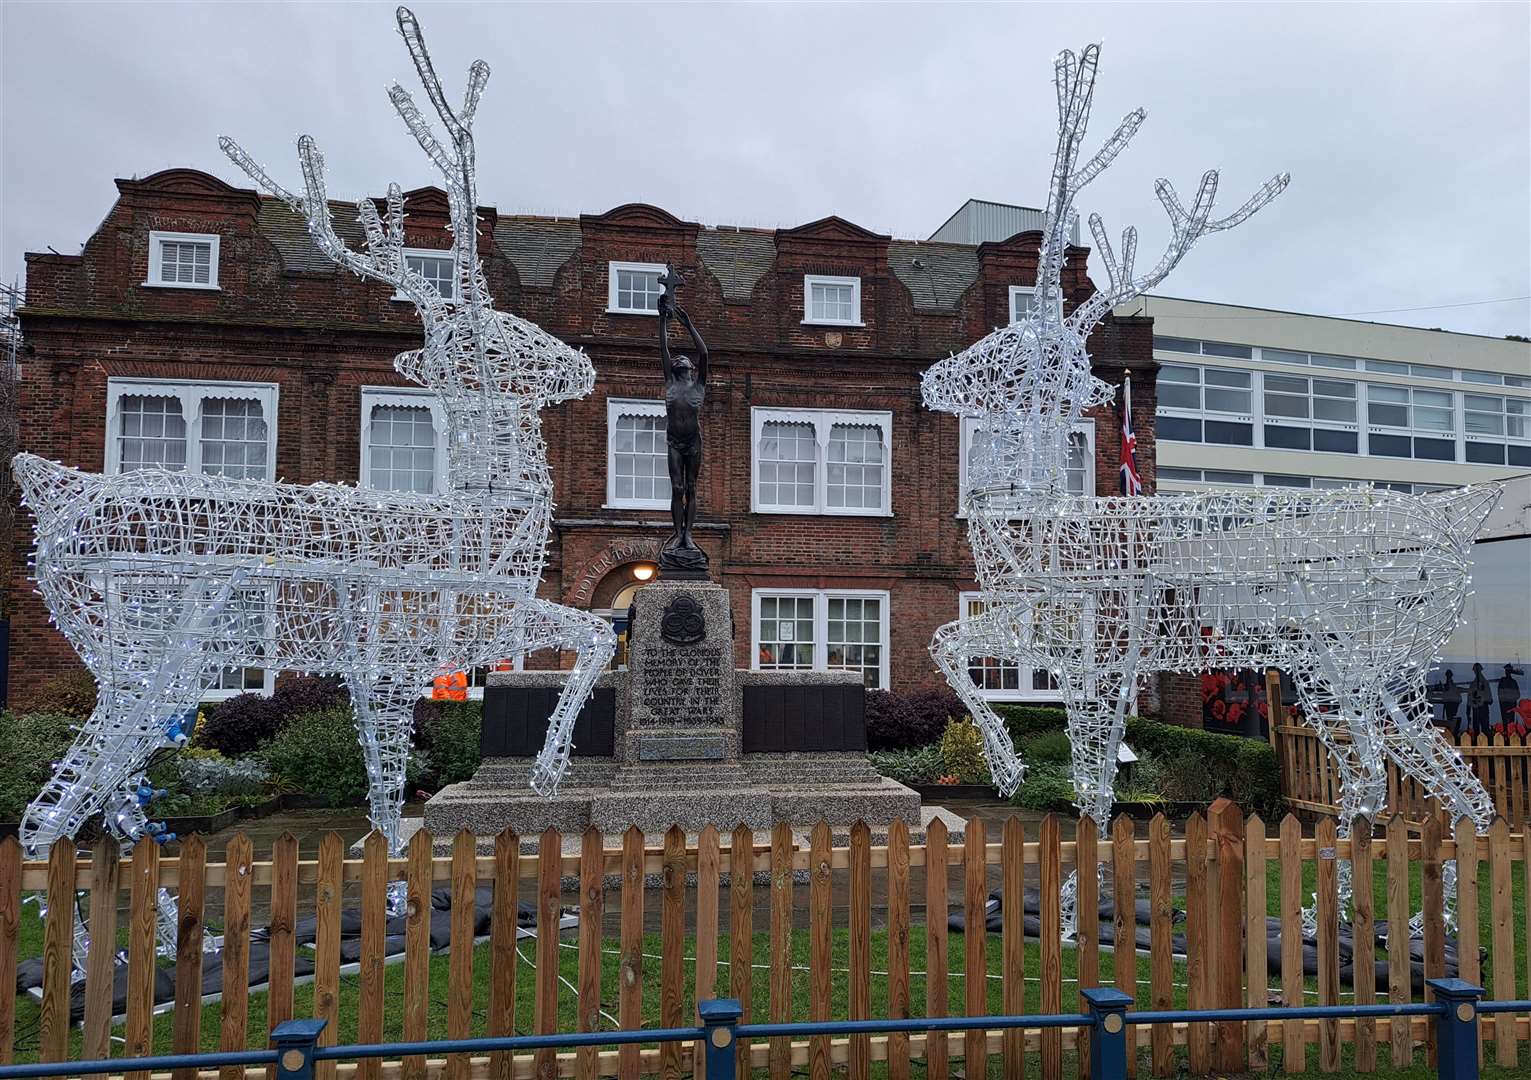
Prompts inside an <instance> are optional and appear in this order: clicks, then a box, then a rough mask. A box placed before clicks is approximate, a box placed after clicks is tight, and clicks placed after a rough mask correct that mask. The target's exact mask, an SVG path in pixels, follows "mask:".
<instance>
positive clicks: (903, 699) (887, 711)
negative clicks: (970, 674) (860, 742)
mask: <svg viewBox="0 0 1531 1080" xmlns="http://www.w3.org/2000/svg"><path fill="white" fill-rule="evenodd" d="M966 714H967V709H966V707H964V706H963V704H962V699H961V698H959V697H958V696H957V695H956V694H954V693H953V692H952V691H951V689H950V688H949V687H945V686H941V687H928V688H924V689H920V690H911V691H910V692H908V693H905V694H895V693H892V692H891V691H888V690H869V691H867V696H866V726H867V748H868V749H870V750H909V749H914V748H915V747H920V746H927V745H929V744H930V743H933V742H936V741H937V740H939V739H940V738H941V734H942V732H944V731H945V730H946V725H947V724H948V723H949V722H950V721H951V720H952V718H953V717H958V716H964V715H966Z"/></svg>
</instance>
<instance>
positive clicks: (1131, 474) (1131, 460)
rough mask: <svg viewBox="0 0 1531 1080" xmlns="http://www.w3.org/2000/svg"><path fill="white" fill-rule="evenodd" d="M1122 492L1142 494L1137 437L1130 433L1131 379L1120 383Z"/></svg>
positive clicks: (1124, 493)
mask: <svg viewBox="0 0 1531 1080" xmlns="http://www.w3.org/2000/svg"><path fill="white" fill-rule="evenodd" d="M1122 494H1123V495H1141V494H1143V478H1142V477H1140V476H1139V475H1138V437H1137V436H1136V435H1134V434H1133V433H1132V380H1131V378H1128V379H1127V380H1126V382H1124V383H1123V385H1122Z"/></svg>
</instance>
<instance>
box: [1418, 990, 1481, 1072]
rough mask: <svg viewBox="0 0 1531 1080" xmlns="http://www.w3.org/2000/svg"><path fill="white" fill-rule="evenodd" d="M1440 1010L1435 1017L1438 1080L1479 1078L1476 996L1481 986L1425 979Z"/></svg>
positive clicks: (1478, 996)
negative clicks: (1433, 992)
mask: <svg viewBox="0 0 1531 1080" xmlns="http://www.w3.org/2000/svg"><path fill="white" fill-rule="evenodd" d="M1425 982H1426V985H1428V986H1429V987H1430V989H1432V990H1434V991H1435V1000H1436V1003H1437V1004H1438V1005H1440V1006H1441V1011H1440V1012H1439V1013H1437V1014H1436V1017H1435V1045H1436V1047H1437V1051H1436V1063H1437V1073H1436V1075H1438V1076H1439V1077H1440V1080H1478V999H1479V998H1480V997H1482V996H1483V987H1481V986H1474V985H1473V984H1472V983H1470V982H1463V981H1462V980H1461V979H1427V980H1425Z"/></svg>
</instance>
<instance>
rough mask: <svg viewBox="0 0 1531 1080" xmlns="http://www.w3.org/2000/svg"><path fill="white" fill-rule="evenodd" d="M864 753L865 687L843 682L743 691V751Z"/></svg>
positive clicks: (748, 687)
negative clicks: (850, 751)
mask: <svg viewBox="0 0 1531 1080" xmlns="http://www.w3.org/2000/svg"><path fill="white" fill-rule="evenodd" d="M866 748H867V734H866V688H865V687H863V686H856V685H854V684H849V683H826V684H819V685H813V684H808V685H806V686H771V685H764V686H746V687H745V688H744V752H745V753H746V754H784V753H792V752H800V751H843V750H860V751H865V750H866Z"/></svg>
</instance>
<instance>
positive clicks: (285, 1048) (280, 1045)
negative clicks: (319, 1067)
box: [271, 1017, 326, 1080]
mask: <svg viewBox="0 0 1531 1080" xmlns="http://www.w3.org/2000/svg"><path fill="white" fill-rule="evenodd" d="M325 1023H326V1021H325V1020H324V1019H322V1018H318V1017H316V1018H313V1019H308V1020H283V1021H282V1022H281V1023H280V1024H278V1025H277V1026H276V1029H275V1030H274V1031H272V1032H271V1045H272V1046H273V1047H275V1048H276V1075H277V1080H313V1076H314V1051H315V1050H316V1049H317V1048H318V1046H319V1033H320V1032H321V1031H323V1030H324V1025H325Z"/></svg>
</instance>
